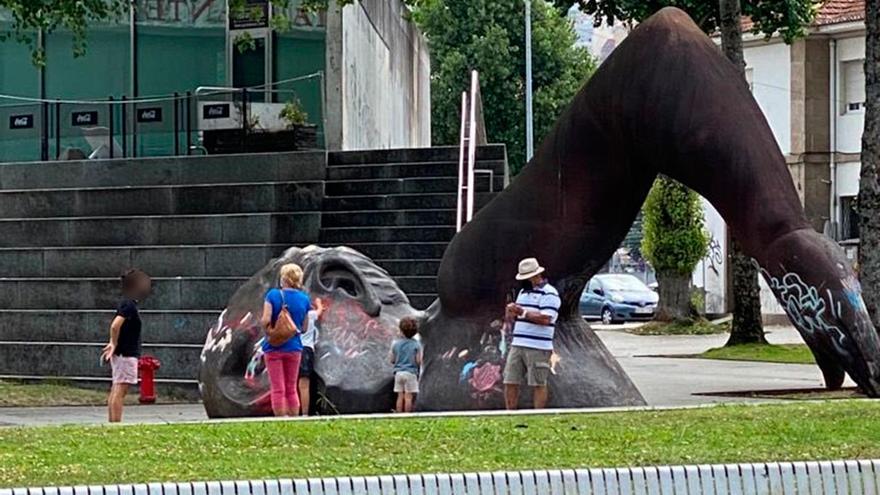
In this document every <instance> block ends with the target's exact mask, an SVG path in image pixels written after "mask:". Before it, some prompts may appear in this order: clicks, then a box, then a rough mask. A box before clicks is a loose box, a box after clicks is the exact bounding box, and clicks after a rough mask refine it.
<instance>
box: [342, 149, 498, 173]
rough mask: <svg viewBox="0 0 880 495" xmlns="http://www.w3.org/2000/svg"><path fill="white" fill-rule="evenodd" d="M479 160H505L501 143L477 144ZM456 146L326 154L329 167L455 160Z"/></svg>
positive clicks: (456, 154) (457, 151) (457, 152)
mask: <svg viewBox="0 0 880 495" xmlns="http://www.w3.org/2000/svg"><path fill="white" fill-rule="evenodd" d="M475 156H476V159H477V160H478V161H480V160H505V159H506V157H507V153H506V151H505V147H504V145H502V144H490V145H485V146H479V147H478V148H477V152H476V154H475ZM458 157H459V148H458V146H434V147H431V148H399V149H376V150H357V151H334V152H330V153H328V154H327V164H328V166H330V167H334V166H345V165H364V164H387V163H410V162H456V163H458Z"/></svg>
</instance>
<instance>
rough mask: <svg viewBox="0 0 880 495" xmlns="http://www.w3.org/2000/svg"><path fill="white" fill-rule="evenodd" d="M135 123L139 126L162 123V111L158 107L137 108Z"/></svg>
mask: <svg viewBox="0 0 880 495" xmlns="http://www.w3.org/2000/svg"><path fill="white" fill-rule="evenodd" d="M137 121H138V123H139V124H152V123H155V122H162V109H161V108H160V107H154V108H139V109H138V111H137Z"/></svg>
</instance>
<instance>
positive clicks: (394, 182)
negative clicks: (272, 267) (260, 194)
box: [324, 175, 504, 197]
mask: <svg viewBox="0 0 880 495" xmlns="http://www.w3.org/2000/svg"><path fill="white" fill-rule="evenodd" d="M474 182H475V184H476V189H475V191H476V192H478V193H479V192H488V191H489V177H488V176H485V175H481V176H477V177H475V179H474ZM503 188H504V178H503V177H495V189H494V190H495V191H501V189H503ZM457 190H458V178H454V177H420V178H417V179H358V180H341V181H327V184H326V186H325V188H324V193H325V194H326V195H327V196H365V195H385V194H422V193H452V195H453V197H454V195H455V192H456V191H457Z"/></svg>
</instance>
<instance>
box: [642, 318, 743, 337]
mask: <svg viewBox="0 0 880 495" xmlns="http://www.w3.org/2000/svg"><path fill="white" fill-rule="evenodd" d="M627 331H628V332H629V333H632V334H635V335H711V334H716V333H724V332H729V331H730V323H729V322H725V323H720V324H717V325H716V324H712V323H711V322H709V321H707V320H688V321H674V322H670V323H667V322H660V321H650V322H648V323H645V324H644V325H641V326H638V327H634V328H630V329H627Z"/></svg>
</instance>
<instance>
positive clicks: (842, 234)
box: [744, 0, 865, 320]
mask: <svg viewBox="0 0 880 495" xmlns="http://www.w3.org/2000/svg"><path fill="white" fill-rule="evenodd" d="M864 1H865V0H828V1H826V2H825V3H823V4H822V5H821V7H820V9H819V12H818V15H817V17H816V20H815V22H814V24H813V25H812V26H810V28H809V30H808V35H807V36H806V37H805V38H803V39H800V40H798V41H795V42H794V43H792V44H791V45H786V44H785V43H783V42H782V40H781V39H778V38H776V37H774V38H772V39H770V40H764V39H763V38H760V37H756V36H750V35H749V36H747V37H746V39H745V42H744V56H745V61H746V77H747V79H748V80H749V83H750V86H751V88H752V92H753V94H754V95H755V99H756V100H757V101H758V104H759V105H760V107H761V109H762V110H763V111H764V115H765V116H766V118H767V122H768V123H769V124H770V127H771V129H772V130H773V133H774V135H775V136H776V140H777V142H778V143H779V148H780V150H781V151H782V153H783V154H784V155H785V157H786V160H787V162H788V165H789V169H790V171H791V173H792V178H793V180H794V184H795V187H796V188H797V191H798V194H799V195H800V198H801V201H802V202H803V205H804V210H805V212H806V214H807V217H808V219H809V220H810V223H811V224H812V226H813V228H814V229H816V230H817V231H819V232H824V233H825V234H827V235H828V236H829V237H831V238H833V239H835V240H837V241H838V242H840V243H841V244H842V245H843V246H844V250H845V251H846V253H847V256H848V257H849V258H850V259H852V260H853V262H855V260H856V257H857V252H856V246H857V239H858V219H857V217H856V214H855V210H854V206H855V199H856V196H857V195H858V190H859V171H860V167H861V164H860V162H859V159H860V158H859V154H860V152H861V138H862V130H863V127H864V110H865V107H864V102H865V73H864V63H865V25H864V14H865V3H864ZM762 302H763V306H764V313H765V315H766V316H767V318H768V319H769V320H781V319H783V318H784V315H783V311H782V308H780V307H779V306H778V304H777V303H776V300H775V298H774V297H773V295H772V294H771V293H770V291H769V290H768V289H767V288H766V287H764V288H763V290H762Z"/></svg>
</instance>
